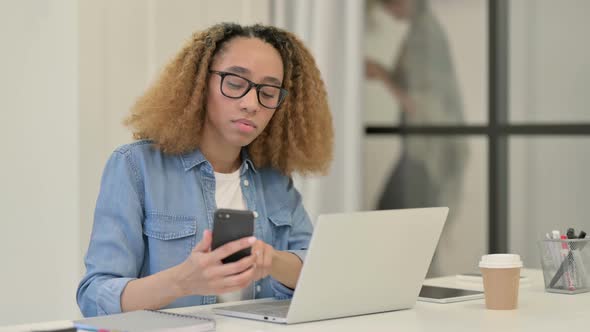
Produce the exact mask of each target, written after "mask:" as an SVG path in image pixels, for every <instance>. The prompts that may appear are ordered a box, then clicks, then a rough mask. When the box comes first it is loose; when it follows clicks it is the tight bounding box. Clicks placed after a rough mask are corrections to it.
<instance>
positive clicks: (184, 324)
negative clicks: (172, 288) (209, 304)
mask: <svg viewBox="0 0 590 332" xmlns="http://www.w3.org/2000/svg"><path fill="white" fill-rule="evenodd" d="M74 326H75V327H76V328H77V329H78V330H83V331H99V330H110V331H120V332H139V331H150V332H156V331H174V332H184V331H187V332H188V331H191V332H196V331H214V330H215V319H214V318H212V317H208V316H206V315H205V314H175V313H171V312H165V311H155V310H138V311H130V312H126V313H122V314H114V315H108V316H99V317H92V318H86V319H81V320H77V321H74Z"/></svg>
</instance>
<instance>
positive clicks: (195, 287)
mask: <svg viewBox="0 0 590 332" xmlns="http://www.w3.org/2000/svg"><path fill="white" fill-rule="evenodd" d="M255 242H260V241H256V238H254V237H247V238H243V239H239V240H236V241H232V242H228V243H226V244H224V245H223V246H221V247H219V248H217V249H215V250H213V251H211V232H210V231H208V230H206V231H205V232H204V233H203V239H202V240H201V242H199V243H198V244H197V245H196V246H195V248H194V249H193V251H192V252H191V254H190V256H189V257H188V258H187V259H186V260H185V261H184V262H183V263H181V264H180V265H179V266H178V267H179V269H178V273H177V281H178V286H179V287H180V289H181V293H182V294H184V295H185V296H186V295H197V294H198V295H213V294H223V293H229V292H233V291H237V290H240V289H242V288H244V287H246V286H248V285H249V284H250V283H251V282H252V281H254V280H256V275H258V271H257V269H255V263H256V256H255V255H250V256H248V257H244V258H242V259H240V260H239V261H237V262H232V263H227V264H223V263H222V262H221V260H222V259H224V258H226V257H228V256H230V255H231V254H233V253H235V252H237V251H240V250H242V249H245V248H248V247H251V246H252V245H253V244H254V243H255Z"/></svg>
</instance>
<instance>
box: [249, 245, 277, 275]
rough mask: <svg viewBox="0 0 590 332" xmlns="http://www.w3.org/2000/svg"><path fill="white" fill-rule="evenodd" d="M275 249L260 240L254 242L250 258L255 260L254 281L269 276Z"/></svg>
mask: <svg viewBox="0 0 590 332" xmlns="http://www.w3.org/2000/svg"><path fill="white" fill-rule="evenodd" d="M275 253H276V251H275V249H274V248H273V247H272V246H271V245H270V244H267V243H265V242H264V241H262V240H256V242H254V245H253V246H252V256H253V257H254V258H255V259H256V263H255V265H254V280H260V279H263V278H265V277H266V276H268V275H269V274H270V272H271V271H270V270H271V267H272V263H273V258H274V257H275Z"/></svg>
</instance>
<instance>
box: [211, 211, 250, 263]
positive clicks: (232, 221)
mask: <svg viewBox="0 0 590 332" xmlns="http://www.w3.org/2000/svg"><path fill="white" fill-rule="evenodd" d="M253 234H254V213H253V212H252V211H247V210H231V209H218V210H217V211H215V214H214V217H213V243H212V245H211V249H212V250H215V249H217V248H218V247H221V246H222V245H224V244H226V243H228V242H231V241H235V240H239V239H241V238H244V237H248V236H252V235H253ZM249 255H250V248H246V249H243V250H240V251H238V252H236V253H233V254H232V255H230V256H228V257H226V258H224V259H223V260H222V262H223V263H224V264H226V263H230V262H235V261H238V260H240V259H242V258H243V257H246V256H249Z"/></svg>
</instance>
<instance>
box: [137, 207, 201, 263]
mask: <svg viewBox="0 0 590 332" xmlns="http://www.w3.org/2000/svg"><path fill="white" fill-rule="evenodd" d="M196 233H197V219H196V218H195V217H189V216H171V215H165V214H160V213H148V214H147V215H146V219H145V223H144V227H143V234H144V235H145V238H146V241H145V245H146V248H145V253H146V257H145V259H146V263H148V264H149V266H148V270H149V273H150V274H153V273H156V272H159V271H161V270H165V269H167V268H170V267H172V266H175V265H178V264H180V263H181V262H183V261H184V260H185V259H186V258H187V257H188V255H189V254H190V252H191V250H192V248H193V247H194V246H195V244H196V236H195V235H196Z"/></svg>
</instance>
